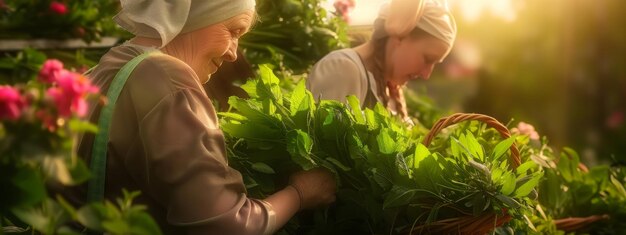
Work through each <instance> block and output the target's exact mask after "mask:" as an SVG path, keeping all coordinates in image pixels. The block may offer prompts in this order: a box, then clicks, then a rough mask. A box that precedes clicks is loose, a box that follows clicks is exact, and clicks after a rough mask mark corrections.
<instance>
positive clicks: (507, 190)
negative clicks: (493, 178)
mask: <svg viewBox="0 0 626 235" xmlns="http://www.w3.org/2000/svg"><path fill="white" fill-rule="evenodd" d="M501 180H502V188H501V189H500V193H502V194H504V195H506V196H508V195H511V193H513V191H514V190H515V174H513V172H510V171H507V172H506V173H505V174H504V176H503V177H502V179H501Z"/></svg>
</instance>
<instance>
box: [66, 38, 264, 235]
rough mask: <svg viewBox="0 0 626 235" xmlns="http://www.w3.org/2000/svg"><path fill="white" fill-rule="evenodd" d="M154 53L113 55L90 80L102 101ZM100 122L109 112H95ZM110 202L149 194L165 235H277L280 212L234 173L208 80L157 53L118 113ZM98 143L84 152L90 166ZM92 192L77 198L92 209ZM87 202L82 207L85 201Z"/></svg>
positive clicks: (130, 85)
mask: <svg viewBox="0 0 626 235" xmlns="http://www.w3.org/2000/svg"><path fill="white" fill-rule="evenodd" d="M147 50H155V49H149V48H143V47H138V46H132V45H130V44H125V45H122V46H118V47H114V48H112V49H111V50H110V51H109V52H108V53H107V54H105V55H104V56H103V57H102V58H101V60H100V62H99V64H98V67H97V68H96V69H94V70H93V71H92V72H91V73H89V74H88V77H90V78H91V79H92V80H93V83H94V84H95V85H97V86H98V87H100V88H101V90H102V93H103V94H106V91H107V89H108V87H109V85H110V84H111V80H112V79H113V77H114V76H115V75H116V73H117V72H118V70H119V69H121V67H122V66H124V65H125V64H126V63H127V62H128V61H130V60H131V59H132V58H134V57H136V56H138V55H140V54H142V53H143V52H144V51H147ZM92 107H93V108H92V111H91V116H90V119H91V121H92V122H96V121H97V118H98V116H99V112H100V109H101V105H100V104H97V105H92ZM109 138H110V139H109V145H108V157H107V169H106V189H105V198H106V199H109V200H114V198H116V197H120V196H121V190H122V189H123V188H125V189H127V190H130V191H135V190H140V191H141V192H142V194H141V195H140V196H139V198H138V199H137V200H136V203H138V204H145V205H147V207H148V211H149V212H150V214H151V215H152V216H153V217H154V218H155V220H156V221H157V223H159V225H160V226H161V229H162V230H163V232H164V233H165V234H271V233H272V232H274V231H275V225H274V223H275V222H274V212H273V210H272V208H271V205H269V204H268V203H266V202H265V201H262V200H256V199H250V198H247V197H246V189H245V187H244V184H243V181H242V178H241V175H240V174H239V172H237V171H236V170H234V169H232V168H230V167H229V166H228V161H227V157H226V152H225V145H224V137H223V135H222V132H221V131H220V129H219V126H218V119H217V116H216V112H215V110H214V108H213V105H212V104H211V101H210V100H209V99H208V98H207V94H206V93H205V91H204V90H203V88H202V84H201V82H200V79H199V78H198V76H197V75H196V74H195V72H194V71H193V70H192V69H191V67H189V66H188V65H187V64H185V63H184V62H182V61H180V60H178V59H176V58H174V57H171V56H168V55H165V54H162V53H159V52H156V53H154V54H153V55H151V56H150V57H148V58H146V59H145V60H144V61H142V62H141V63H140V64H139V65H138V66H137V67H136V68H135V70H134V71H133V72H132V74H131V76H130V77H129V79H128V81H127V83H126V85H125V86H124V89H123V90H122V92H121V94H120V96H119V98H118V100H117V104H116V106H115V108H114V111H113V117H112V121H111V127H110V137H109ZM92 145H93V135H85V136H83V137H82V138H81V140H80V144H79V151H78V152H79V156H81V157H82V158H84V159H86V161H87V162H89V158H90V157H91V150H92ZM85 189H86V187H82V188H81V189H79V190H74V191H75V193H74V195H73V196H69V197H70V199H74V200H73V201H74V202H75V203H80V202H84V195H86V194H85ZM81 199H82V200H81Z"/></svg>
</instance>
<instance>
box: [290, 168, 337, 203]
mask: <svg viewBox="0 0 626 235" xmlns="http://www.w3.org/2000/svg"><path fill="white" fill-rule="evenodd" d="M289 185H290V186H292V187H293V188H294V189H295V190H296V191H297V192H298V195H299V196H300V209H310V208H315V207H318V206H323V205H328V204H330V203H332V202H334V201H335V193H336V192H337V184H336V182H335V178H334V177H333V175H332V174H331V173H330V172H329V171H328V170H326V169H323V168H316V169H313V170H309V171H300V172H296V173H295V174H293V175H292V176H291V180H290V184H289Z"/></svg>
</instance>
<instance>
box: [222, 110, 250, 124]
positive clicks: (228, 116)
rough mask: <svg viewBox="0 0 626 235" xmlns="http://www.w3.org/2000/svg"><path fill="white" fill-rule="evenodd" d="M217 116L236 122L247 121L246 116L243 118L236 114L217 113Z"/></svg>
mask: <svg viewBox="0 0 626 235" xmlns="http://www.w3.org/2000/svg"><path fill="white" fill-rule="evenodd" d="M217 115H218V116H220V117H221V118H227V119H231V120H234V121H238V122H244V121H247V120H248V118H247V117H246V116H243V115H241V114H238V113H231V112H219V113H217Z"/></svg>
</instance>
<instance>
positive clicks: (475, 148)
mask: <svg viewBox="0 0 626 235" xmlns="http://www.w3.org/2000/svg"><path fill="white" fill-rule="evenodd" d="M465 139H466V141H467V142H466V144H467V147H468V148H469V149H470V151H471V153H472V155H474V157H476V158H478V159H480V161H485V154H484V151H483V147H482V145H480V143H478V140H476V137H474V135H473V134H472V132H469V131H468V132H467V134H466V135H465Z"/></svg>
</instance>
